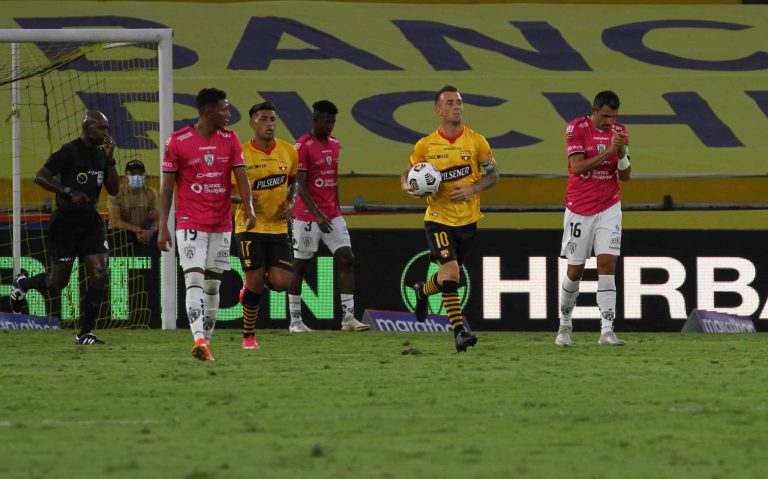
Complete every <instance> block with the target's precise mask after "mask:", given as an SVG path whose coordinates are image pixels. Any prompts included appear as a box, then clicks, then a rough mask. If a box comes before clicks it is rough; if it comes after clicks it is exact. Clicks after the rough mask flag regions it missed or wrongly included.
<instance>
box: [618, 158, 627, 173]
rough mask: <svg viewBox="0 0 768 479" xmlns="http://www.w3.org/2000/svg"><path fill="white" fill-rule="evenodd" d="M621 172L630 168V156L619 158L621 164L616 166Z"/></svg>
mask: <svg viewBox="0 0 768 479" xmlns="http://www.w3.org/2000/svg"><path fill="white" fill-rule="evenodd" d="M616 166H617V167H618V168H619V169H620V170H621V171H624V170H626V169H627V168H629V155H627V156H625V157H624V158H619V162H618V164H617V165H616Z"/></svg>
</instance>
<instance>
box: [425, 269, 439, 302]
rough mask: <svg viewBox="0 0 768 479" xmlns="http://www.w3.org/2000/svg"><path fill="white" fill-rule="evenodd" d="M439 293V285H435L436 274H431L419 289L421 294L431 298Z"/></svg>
mask: <svg viewBox="0 0 768 479" xmlns="http://www.w3.org/2000/svg"><path fill="white" fill-rule="evenodd" d="M439 292H440V285H439V284H437V273H433V274H432V276H431V277H430V278H429V279H428V280H427V282H426V283H424V286H422V287H421V294H422V295H424V296H432V295H433V294H437V293H439Z"/></svg>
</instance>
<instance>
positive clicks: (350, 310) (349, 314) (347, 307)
mask: <svg viewBox="0 0 768 479" xmlns="http://www.w3.org/2000/svg"><path fill="white" fill-rule="evenodd" d="M339 296H340V297H341V320H342V321H349V320H350V319H351V318H354V317H355V296H354V295H352V294H340V295H339Z"/></svg>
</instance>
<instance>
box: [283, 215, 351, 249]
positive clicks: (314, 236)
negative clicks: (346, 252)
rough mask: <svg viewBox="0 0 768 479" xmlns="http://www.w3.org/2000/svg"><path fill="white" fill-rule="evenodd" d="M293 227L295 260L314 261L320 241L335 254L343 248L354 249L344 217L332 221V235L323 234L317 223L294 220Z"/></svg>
mask: <svg viewBox="0 0 768 479" xmlns="http://www.w3.org/2000/svg"><path fill="white" fill-rule="evenodd" d="M291 223H292V226H291V233H292V236H293V257H294V258H295V259H312V257H313V256H314V255H315V253H317V248H318V247H319V246H320V240H321V239H322V240H323V243H325V245H326V246H327V247H328V249H329V250H331V253H335V252H336V250H337V249H339V248H341V247H343V246H349V247H350V248H351V247H352V241H351V240H350V239H349V231H348V230H347V222H346V221H344V217H343V216H337V217H336V218H334V219H332V220H331V227H332V228H333V229H332V230H331V231H330V233H323V232H322V231H320V227H319V226H317V222H315V221H300V220H297V219H294V220H293V221H292V222H291Z"/></svg>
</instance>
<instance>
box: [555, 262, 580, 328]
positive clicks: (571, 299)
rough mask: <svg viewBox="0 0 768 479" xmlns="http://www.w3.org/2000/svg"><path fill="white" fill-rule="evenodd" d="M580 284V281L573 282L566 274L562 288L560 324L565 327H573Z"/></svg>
mask: <svg viewBox="0 0 768 479" xmlns="http://www.w3.org/2000/svg"><path fill="white" fill-rule="evenodd" d="M579 284H581V280H580V279H579V280H576V281H573V280H571V278H569V277H568V275H567V274H566V275H565V278H563V284H562V285H561V286H560V324H562V325H564V326H570V325H571V314H573V308H574V307H576V298H578V297H579Z"/></svg>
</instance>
